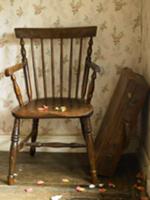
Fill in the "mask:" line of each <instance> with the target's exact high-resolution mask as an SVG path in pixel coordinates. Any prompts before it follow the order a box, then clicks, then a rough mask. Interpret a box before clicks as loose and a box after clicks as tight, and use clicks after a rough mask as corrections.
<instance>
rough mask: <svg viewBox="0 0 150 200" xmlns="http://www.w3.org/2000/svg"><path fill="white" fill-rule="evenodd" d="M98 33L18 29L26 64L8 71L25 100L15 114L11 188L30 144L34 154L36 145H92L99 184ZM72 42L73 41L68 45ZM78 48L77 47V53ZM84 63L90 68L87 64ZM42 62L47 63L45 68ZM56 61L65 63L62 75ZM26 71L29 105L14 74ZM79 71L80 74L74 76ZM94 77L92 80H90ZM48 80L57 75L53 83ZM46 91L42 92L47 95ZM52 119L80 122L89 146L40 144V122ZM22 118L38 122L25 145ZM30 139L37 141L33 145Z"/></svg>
mask: <svg viewBox="0 0 150 200" xmlns="http://www.w3.org/2000/svg"><path fill="white" fill-rule="evenodd" d="M96 29H97V27H95V26H91V27H73V28H69V27H68V28H16V29H15V34H16V37H17V38H19V39H20V45H21V55H22V62H21V63H20V64H16V65H14V66H11V67H8V68H7V69H6V70H5V75H6V76H10V77H11V80H12V83H13V87H14V91H15V94H16V97H17V100H18V102H19V106H18V107H17V108H15V109H14V110H13V111H12V115H13V116H14V127H13V131H12V137H11V146H10V158H9V174H8V184H10V185H11V184H14V181H15V166H16V157H17V152H18V151H19V150H20V149H21V148H23V146H24V145H28V146H30V154H31V155H32V156H33V155H34V154H35V151H36V147H40V146H42V145H43V146H47V147H74V148H76V147H83V146H87V151H88V158H89V164H90V168H91V177H92V182H93V183H95V182H96V180H97V175H96V163H95V150H94V145H93V138H92V129H91V122H90V117H91V115H92V113H93V107H92V105H91V104H90V102H91V99H92V96H93V91H94V84H95V79H96V74H97V72H99V70H100V68H99V66H97V65H96V64H94V63H92V61H91V54H92V45H93V37H94V36H96ZM26 39H27V40H28V43H29V42H30V54H29V57H31V60H32V66H30V65H29V62H28V61H29V59H27V57H28V56H27V51H26V50H27V48H25V40H26ZM67 41H68V43H67V45H65V42H67ZM56 42H57V43H58V47H57V48H56V49H57V52H56V49H55V43H56ZM37 44H39V46H40V47H39V49H40V53H39V54H38V56H37V57H36V48H37V47H35V46H37ZM47 44H48V45H49V51H46V52H48V53H47V54H46V53H45V45H47ZM77 46H78V48H77ZM66 47H68V49H69V51H68V52H69V53H68V54H69V61H68V63H67V64H65V63H64V49H65V48H66ZM75 47H76V48H77V49H75ZM85 47H86V48H85ZM56 55H57V56H59V58H58V59H56ZM40 56H41V57H40ZM46 56H48V57H49V59H50V63H49V69H50V74H48V70H47V68H46V65H47V62H46ZM75 57H76V58H75ZM77 59H78V61H77ZM39 60H40V61H39ZM83 60H84V64H83V63H82V61H83ZM38 62H41V63H40V64H39V63H38ZM56 62H57V63H59V67H58V68H59V72H57V73H56V66H55V63H56ZM37 63H38V64H37ZM37 65H41V78H42V83H41V81H40V80H39V78H38V75H39V73H38V71H37ZM66 65H67V66H66ZM82 66H83V67H82ZM75 68H76V70H75ZM21 69H22V70H23V74H24V80H25V86H26V87H25V88H26V93H27V98H28V100H27V102H25V101H24V100H23V95H22V92H21V89H20V87H19V84H18V83H17V81H16V76H15V74H14V73H15V72H16V71H18V70H21ZM67 69H68V71H67ZM82 69H83V70H82ZM31 70H32V75H31ZM64 70H65V71H64ZM74 72H75V76H74V75H73V74H74ZM64 76H65V78H64ZM89 76H90V77H91V78H89ZM47 77H51V80H50V82H49V83H48V80H47V79H48V78H47ZM56 77H58V80H59V84H57V85H56ZM65 82H66V83H67V85H68V86H67V87H66V91H67V92H66V91H64V84H65ZM40 84H41V85H40ZM56 86H57V88H58V86H59V90H57V88H56ZM49 89H50V90H49ZM40 90H42V92H41V91H40ZM41 93H42V94H41ZM46 118H79V119H80V122H81V127H82V132H83V137H84V139H85V141H86V145H83V144H78V143H58V142H57V143H56V142H55V143H54V142H53V143H39V142H36V139H37V134H38V124H39V119H46ZM20 119H32V121H33V125H32V130H31V133H30V134H29V135H28V136H27V137H26V138H25V139H24V140H23V141H19V134H20ZM30 138H31V142H28V140H29V139H30Z"/></svg>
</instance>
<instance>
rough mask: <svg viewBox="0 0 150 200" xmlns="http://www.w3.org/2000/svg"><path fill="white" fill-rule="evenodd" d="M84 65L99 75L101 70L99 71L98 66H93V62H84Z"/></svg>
mask: <svg viewBox="0 0 150 200" xmlns="http://www.w3.org/2000/svg"><path fill="white" fill-rule="evenodd" d="M86 64H87V66H88V67H89V68H91V69H92V70H93V71H95V72H96V73H100V71H101V69H100V66H99V65H97V64H95V63H94V62H91V61H90V62H89V61H86Z"/></svg>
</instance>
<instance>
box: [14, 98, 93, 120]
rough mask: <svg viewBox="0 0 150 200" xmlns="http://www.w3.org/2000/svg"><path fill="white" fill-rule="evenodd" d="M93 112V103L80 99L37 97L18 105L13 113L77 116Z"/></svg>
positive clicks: (50, 116)
mask: <svg viewBox="0 0 150 200" xmlns="http://www.w3.org/2000/svg"><path fill="white" fill-rule="evenodd" d="M92 113H93V107H92V105H91V104H88V103H86V102H85V101H83V100H80V99H68V98H55V99H54V98H47V99H38V100H37V99H36V100H32V101H30V102H29V103H27V104H25V105H23V106H21V107H17V108H15V109H14V110H13V111H12V114H13V115H14V116H15V117H17V118H64V117H65V118H76V117H85V116H89V115H91V114H92Z"/></svg>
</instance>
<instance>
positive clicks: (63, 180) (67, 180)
mask: <svg viewBox="0 0 150 200" xmlns="http://www.w3.org/2000/svg"><path fill="white" fill-rule="evenodd" d="M62 182H63V183H69V182H70V181H69V179H67V178H63V179H62Z"/></svg>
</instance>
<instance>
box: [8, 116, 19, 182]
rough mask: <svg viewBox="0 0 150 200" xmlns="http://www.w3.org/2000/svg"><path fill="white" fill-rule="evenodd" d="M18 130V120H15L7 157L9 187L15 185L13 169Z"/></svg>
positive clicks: (14, 166)
mask: <svg viewBox="0 0 150 200" xmlns="http://www.w3.org/2000/svg"><path fill="white" fill-rule="evenodd" d="M19 128H20V120H19V119H16V118H15V121H14V127H13V132H12V137H11V146H10V155H9V172H8V184H9V185H12V184H14V183H15V168H16V158H17V151H18V141H19Z"/></svg>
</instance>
